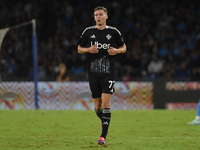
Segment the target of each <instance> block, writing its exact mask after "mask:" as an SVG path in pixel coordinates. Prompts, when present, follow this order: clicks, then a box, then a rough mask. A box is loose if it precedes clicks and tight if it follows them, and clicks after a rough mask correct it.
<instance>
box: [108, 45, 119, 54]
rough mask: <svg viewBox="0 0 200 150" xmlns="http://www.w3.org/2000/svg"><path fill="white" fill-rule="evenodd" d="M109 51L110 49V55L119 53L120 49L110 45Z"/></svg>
mask: <svg viewBox="0 0 200 150" xmlns="http://www.w3.org/2000/svg"><path fill="white" fill-rule="evenodd" d="M107 51H108V53H109V55H116V54H118V50H117V49H116V48H114V47H111V46H110V47H109V49H108V50H107Z"/></svg>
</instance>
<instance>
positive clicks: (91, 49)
mask: <svg viewBox="0 0 200 150" xmlns="http://www.w3.org/2000/svg"><path fill="white" fill-rule="evenodd" d="M88 52H89V53H92V54H95V53H98V52H99V50H98V49H97V45H96V44H95V45H92V46H91V47H90V48H88Z"/></svg>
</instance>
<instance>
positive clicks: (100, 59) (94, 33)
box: [77, 26, 124, 73]
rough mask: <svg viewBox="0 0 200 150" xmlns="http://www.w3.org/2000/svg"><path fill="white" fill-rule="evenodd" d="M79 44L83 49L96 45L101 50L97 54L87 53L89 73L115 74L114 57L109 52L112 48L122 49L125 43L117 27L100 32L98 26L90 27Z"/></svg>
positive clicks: (82, 35) (107, 27) (81, 37)
mask: <svg viewBox="0 0 200 150" xmlns="http://www.w3.org/2000/svg"><path fill="white" fill-rule="evenodd" d="M77 44H78V45H80V46H82V47H91V46H92V45H94V44H96V45H97V49H98V50H99V52H98V53H96V54H91V53H87V55H88V64H87V71H88V73H114V56H111V55H109V53H108V52H107V50H108V49H109V47H110V46H111V47H115V48H119V47H121V46H122V45H123V44H124V41H123V38H122V36H121V33H120V32H119V30H117V28H115V27H111V26H106V28H105V29H104V30H99V29H97V28H96V26H90V27H88V28H86V29H85V30H84V31H83V33H82V34H81V36H80V38H79V40H78V42H77Z"/></svg>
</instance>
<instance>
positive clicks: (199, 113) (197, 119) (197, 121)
mask: <svg viewBox="0 0 200 150" xmlns="http://www.w3.org/2000/svg"><path fill="white" fill-rule="evenodd" d="M188 125H200V100H199V104H198V106H197V115H196V117H195V119H194V120H193V121H191V122H188Z"/></svg>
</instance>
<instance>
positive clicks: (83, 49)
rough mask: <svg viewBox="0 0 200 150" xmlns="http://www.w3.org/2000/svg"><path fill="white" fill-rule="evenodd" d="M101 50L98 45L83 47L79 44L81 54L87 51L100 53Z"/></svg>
mask: <svg viewBox="0 0 200 150" xmlns="http://www.w3.org/2000/svg"><path fill="white" fill-rule="evenodd" d="M98 52H99V50H98V49H97V47H96V45H92V46H91V47H82V46H80V45H79V46H78V53H79V54H85V53H92V54H95V53H98Z"/></svg>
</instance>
